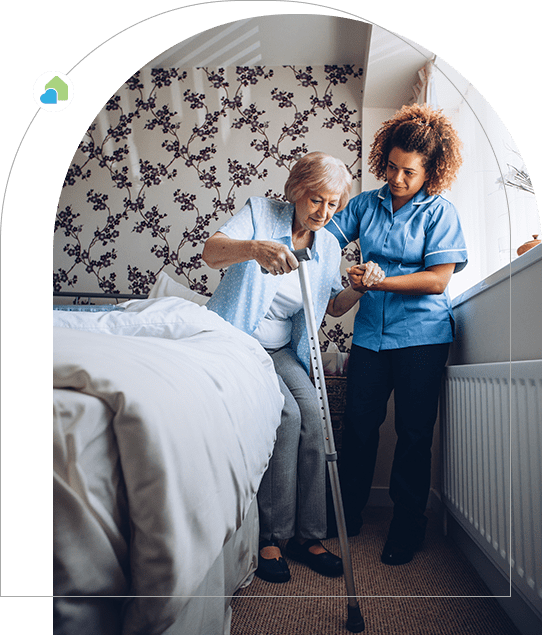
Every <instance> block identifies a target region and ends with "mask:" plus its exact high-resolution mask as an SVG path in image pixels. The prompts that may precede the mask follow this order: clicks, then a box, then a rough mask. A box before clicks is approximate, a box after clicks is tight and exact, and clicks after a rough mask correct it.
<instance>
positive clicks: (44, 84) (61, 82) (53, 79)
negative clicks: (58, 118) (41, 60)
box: [34, 73, 73, 111]
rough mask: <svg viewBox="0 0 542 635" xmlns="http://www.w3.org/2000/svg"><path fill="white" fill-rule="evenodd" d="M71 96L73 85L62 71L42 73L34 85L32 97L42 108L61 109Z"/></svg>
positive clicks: (69, 100)
mask: <svg viewBox="0 0 542 635" xmlns="http://www.w3.org/2000/svg"><path fill="white" fill-rule="evenodd" d="M72 98H73V85H72V83H71V80H70V79H69V77H67V76H66V75H63V74H62V73H44V74H43V75H41V76H40V77H39V78H38V80H37V81H36V83H35V85H34V99H35V100H36V102H37V103H38V105H39V106H40V108H43V109H44V110H49V111H58V110H63V109H64V108H66V106H67V105H68V104H69V103H70V102H71V100H72Z"/></svg>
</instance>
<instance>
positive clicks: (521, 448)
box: [441, 360, 542, 616]
mask: <svg viewBox="0 0 542 635" xmlns="http://www.w3.org/2000/svg"><path fill="white" fill-rule="evenodd" d="M441 427H442V430H441V439H442V451H443V456H442V469H443V479H442V487H443V492H442V494H443V499H444V503H445V505H446V508H447V510H448V512H449V513H451V514H452V515H453V517H454V518H455V519H456V520H457V521H458V522H459V523H460V524H461V526H462V527H463V528H464V529H465V531H467V533H468V534H469V535H470V536H471V538H472V539H473V540H474V541H475V542H476V543H477V544H478V546H479V547H480V548H481V549H482V550H483V552H484V553H485V554H486V555H487V557H488V558H489V559H490V560H491V561H492V562H493V563H494V564H495V566H496V567H497V568H498V569H499V570H500V571H501V572H502V573H503V575H504V576H505V577H506V578H507V579H508V580H511V581H512V584H513V585H514V588H515V589H517V590H518V592H520V593H521V595H522V596H523V597H524V598H525V599H526V600H527V601H528V602H529V604H530V605H531V606H532V608H533V609H534V610H535V611H536V612H537V613H538V614H539V615H540V616H542V488H541V484H542V360H535V361H527V362H512V363H496V364H472V365H464V366H449V367H448V368H447V369H446V374H445V379H444V388H443V394H442V400H441Z"/></svg>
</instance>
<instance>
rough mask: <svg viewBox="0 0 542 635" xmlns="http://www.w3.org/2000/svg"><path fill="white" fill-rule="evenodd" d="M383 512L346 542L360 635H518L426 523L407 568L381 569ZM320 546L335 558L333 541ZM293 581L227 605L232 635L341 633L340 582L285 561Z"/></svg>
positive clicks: (368, 517)
mask: <svg viewBox="0 0 542 635" xmlns="http://www.w3.org/2000/svg"><path fill="white" fill-rule="evenodd" d="M390 513H391V512H390V509H388V508H372V509H370V510H367V511H366V513H365V515H364V520H365V524H364V526H363V529H362V532H361V534H360V535H359V536H356V537H353V538H350V539H349V543H350V550H351V552H352V564H353V569H354V581H355V587H356V593H357V596H358V599H359V603H360V608H361V613H362V615H363V617H364V619H365V625H366V628H365V631H364V632H365V633H366V634H367V635H519V631H517V629H516V628H515V627H514V625H513V624H512V622H511V621H510V619H509V618H508V617H507V615H506V614H505V612H504V611H503V609H502V608H501V607H500V606H499V604H498V602H497V600H495V599H494V598H492V597H489V596H490V593H489V591H488V589H487V587H486V586H485V585H484V583H483V582H482V580H481V579H480V578H479V577H478V575H477V573H476V572H475V570H474V569H473V568H472V566H471V565H470V563H469V562H468V561H467V560H466V558H465V557H464V556H463V555H462V554H461V552H460V551H459V550H458V549H457V547H455V545H454V544H453V543H452V542H451V541H450V540H448V539H446V538H445V537H444V536H443V535H442V531H441V527H440V523H439V522H438V520H437V519H436V517H431V518H430V522H429V526H428V532H427V538H426V541H425V543H424V548H423V550H422V551H420V552H419V553H417V554H416V555H415V557H414V560H413V561H412V562H410V563H408V564H406V565H402V566H399V567H390V566H386V565H383V564H382V563H381V562H380V553H381V551H382V547H383V545H384V541H385V538H386V533H387V527H388V522H389V518H390ZM324 544H325V546H326V547H327V548H328V549H330V551H332V552H333V553H336V554H338V553H339V541H338V539H336V538H335V539H331V540H326V541H325V542H324ZM288 566H289V567H290V571H291V573H292V579H291V580H290V582H287V583H286V584H270V583H269V582H265V581H263V580H260V579H259V578H254V581H253V582H252V583H251V584H250V585H249V586H248V587H247V588H246V589H243V590H241V591H239V592H238V593H237V594H236V596H235V597H234V598H233V601H232V608H233V618H232V628H231V635H337V634H340V633H348V632H349V631H348V630H347V629H346V626H345V622H346V611H347V600H346V598H345V597H344V596H345V595H346V590H345V586H344V578H342V577H341V578H336V579H329V578H324V577H322V576H320V575H318V574H316V573H314V572H313V571H311V570H310V569H309V568H308V567H306V566H304V565H302V564H299V563H296V562H292V561H288Z"/></svg>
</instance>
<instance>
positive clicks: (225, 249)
mask: <svg viewBox="0 0 542 635" xmlns="http://www.w3.org/2000/svg"><path fill="white" fill-rule="evenodd" d="M202 258H203V260H204V261H205V262H206V264H208V265H209V267H211V268H212V269H222V268H223V267H229V266H230V265H233V264H235V263H237V262H245V261H247V260H256V261H257V262H258V264H260V265H261V266H262V267H264V268H265V269H267V270H268V271H269V272H270V273H275V272H284V273H289V272H290V271H293V270H294V269H297V267H298V266H299V263H298V262H297V258H296V257H295V256H294V255H293V254H292V252H291V251H290V250H289V249H288V247H286V245H282V244H280V243H276V242H273V241H272V240H237V239H236V238H230V237H229V236H226V234H223V233H222V232H216V233H215V234H213V235H212V236H211V237H210V238H208V239H207V242H206V243H205V247H204V248H203V253H202Z"/></svg>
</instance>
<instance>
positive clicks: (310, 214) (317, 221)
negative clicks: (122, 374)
mask: <svg viewBox="0 0 542 635" xmlns="http://www.w3.org/2000/svg"><path fill="white" fill-rule="evenodd" d="M351 183H352V178H351V176H350V174H349V172H348V170H347V168H346V166H345V165H344V163H343V162H342V161H340V160H338V159H335V158H334V157H331V156H329V155H327V154H324V153H322V152H312V153H310V154H307V155H306V156H304V157H303V158H301V159H300V160H299V161H298V162H297V163H296V164H295V165H294V166H293V168H292V170H291V173H290V176H289V178H288V180H287V181H286V184H285V190H284V191H285V196H286V199H287V201H288V202H282V201H277V200H273V199H268V198H256V197H253V198H250V199H249V200H248V201H247V203H246V204H245V206H244V207H243V208H242V209H241V210H240V211H239V212H238V213H237V214H235V216H233V217H232V218H231V219H230V220H229V221H227V222H226V223H225V225H223V226H222V227H221V228H220V231H218V232H217V233H215V234H214V235H213V236H211V237H210V238H209V239H208V241H207V242H206V244H205V248H204V251H203V259H204V260H205V262H206V263H207V264H208V265H209V266H210V267H213V268H215V269H218V268H222V267H227V268H228V270H227V272H226V274H225V276H224V277H223V279H222V281H221V283H220V285H219V286H218V288H217V289H216V291H215V292H214V293H213V297H212V298H211V299H210V300H209V302H208V304H207V307H208V308H209V309H211V310H213V311H215V312H217V313H218V314H219V315H221V316H222V317H223V318H225V319H226V320H228V321H229V322H230V323H231V324H233V325H234V326H237V327H238V328H240V329H241V330H243V331H244V332H246V333H248V334H250V335H252V336H253V337H255V338H256V339H257V340H258V341H259V342H260V343H261V344H262V346H263V347H264V348H265V349H266V350H267V351H268V352H269V354H270V356H271V358H272V359H273V362H274V364H275V369H276V371H277V375H278V378H279V384H280V387H281V391H282V394H283V395H284V398H285V403H284V408H283V412H282V417H281V425H280V427H279V428H278V431H277V440H276V444H275V449H274V452H273V456H272V458H271V460H270V463H269V466H268V469H267V471H266V473H265V475H264V477H263V479H262V483H261V486H260V489H259V492H258V506H259V511H260V554H259V559H258V569H257V571H256V574H257V575H258V576H259V577H261V578H263V579H264V580H267V581H270V582H286V581H288V580H289V579H290V572H289V569H288V565H287V563H286V561H285V559H284V558H283V557H282V554H281V551H280V547H279V544H278V542H277V541H279V540H286V539H289V540H288V543H287V545H286V554H287V555H288V556H289V557H291V558H292V559H295V560H297V561H300V562H303V563H305V564H307V565H308V566H309V567H311V568H312V569H313V570H315V571H317V572H318V573H320V574H322V575H326V576H337V575H341V573H342V562H341V560H340V558H338V557H337V556H335V555H333V554H331V553H330V552H329V551H328V550H327V549H325V548H324V547H323V545H322V544H321V543H320V539H322V538H325V536H326V501H325V457H324V445H323V437H322V429H321V415H320V409H319V405H318V401H317V396H316V390H315V388H314V386H313V385H312V382H311V380H310V378H309V375H308V373H309V365H310V358H309V342H308V335H307V330H306V326H305V316H304V311H303V302H302V296H301V288H300V283H299V272H298V271H297V268H298V266H299V263H298V261H297V259H296V258H295V256H294V255H293V254H292V253H291V252H292V250H297V249H303V248H310V250H311V260H310V261H308V263H307V264H308V267H307V271H308V275H309V279H310V283H311V289H312V292H313V298H314V303H315V315H316V320H317V323H318V324H320V323H321V321H322V319H323V317H324V314H325V313H326V311H327V313H329V314H330V315H333V316H340V315H342V314H343V313H345V312H346V311H348V310H349V309H350V308H351V307H352V306H354V304H355V303H356V302H357V301H358V300H359V298H360V297H361V296H362V294H363V292H364V291H365V290H366V289H367V288H369V287H370V286H371V285H372V284H374V283H375V282H376V281H378V280H380V279H382V277H383V274H382V271H381V270H380V268H379V267H378V266H377V265H375V264H374V263H367V265H364V266H363V270H360V275H359V276H357V278H359V284H358V288H357V289H353V288H352V287H351V286H349V287H347V288H346V289H344V288H343V286H342V282H341V276H340V272H339V265H340V259H341V248H340V246H339V243H338V241H337V240H336V238H335V237H334V236H333V235H332V234H330V233H329V232H321V231H319V230H320V229H322V228H323V227H324V226H325V225H326V224H327V223H328V222H329V221H330V220H331V218H332V217H333V215H334V214H335V213H336V212H337V211H338V210H340V209H342V208H343V207H344V205H345V204H346V203H347V201H348V196H349V192H350V188H351ZM261 267H263V268H264V269H265V270H267V271H268V272H269V273H270V274H271V275H264V273H262V270H261ZM255 425H257V422H255Z"/></svg>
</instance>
